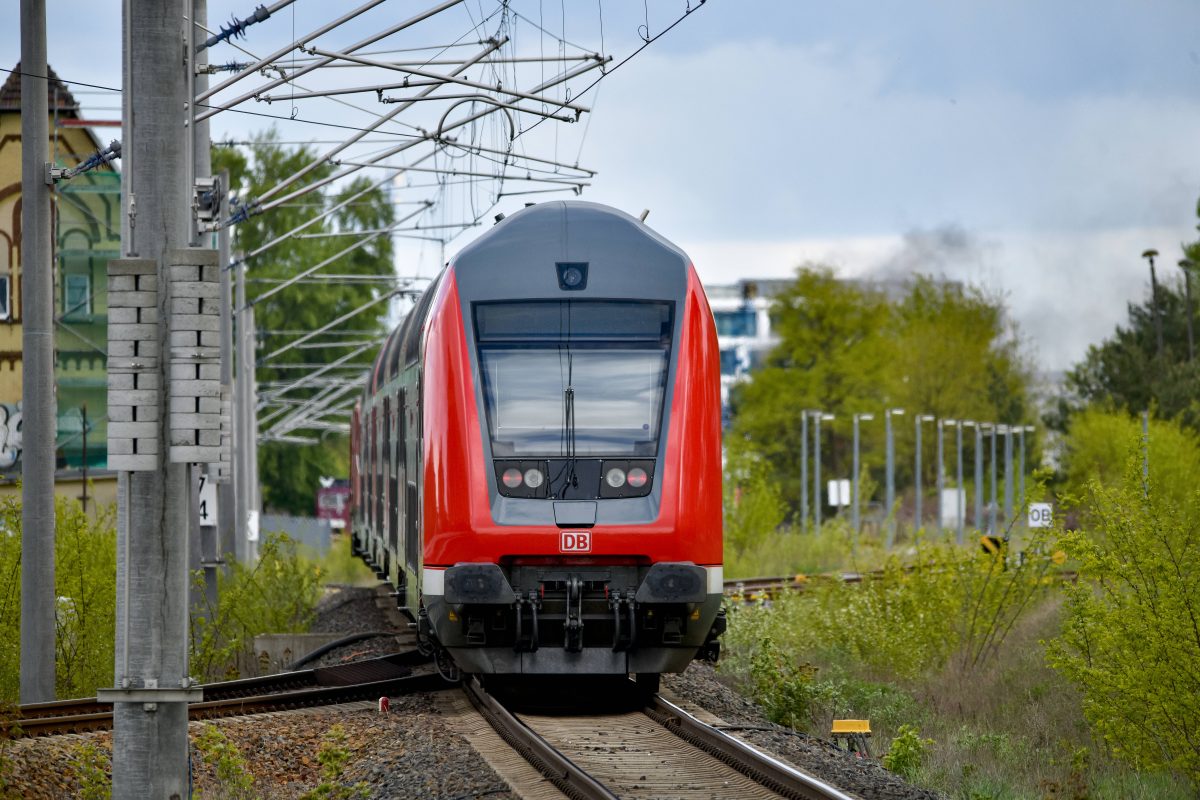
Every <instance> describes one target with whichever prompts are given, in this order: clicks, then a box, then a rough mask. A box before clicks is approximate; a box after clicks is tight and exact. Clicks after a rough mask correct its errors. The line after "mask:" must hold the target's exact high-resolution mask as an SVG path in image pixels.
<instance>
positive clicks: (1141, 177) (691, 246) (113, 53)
mask: <svg viewBox="0 0 1200 800" xmlns="http://www.w3.org/2000/svg"><path fill="white" fill-rule="evenodd" d="M691 2H692V4H693V5H695V4H696V0H691ZM50 5H51V29H52V31H53V34H52V37H51V41H50V47H49V50H50V62H51V66H52V67H54V69H55V70H56V71H57V73H58V74H59V75H60V76H61V77H63V78H66V79H77V80H85V81H89V82H95V83H99V84H102V85H109V86H119V85H120V36H119V21H120V20H119V13H113V14H107V15H102V14H98V13H97V8H96V6H94V5H92V4H89V5H86V6H85V5H83V4H82V3H77V2H74V0H71V1H70V2H67V1H66V0H63V1H62V2H53V3H51V4H50ZM106 5H113V6H116V5H117V4H106ZM211 5H212V8H213V11H212V13H211V15H210V18H211V19H216V20H221V19H227V18H228V17H229V16H230V15H231V14H232V13H235V12H236V13H238V14H239V15H240V16H245V15H246V14H247V13H249V10H250V8H251V7H252V4H251V3H247V4H245V5H242V4H234V3H230V2H220V3H218V2H213V3H212V4H211ZM424 5H425V3H416V4H413V3H407V2H405V3H400V2H399V0H390V2H388V3H385V4H384V5H383V6H382V7H381V8H380V9H379V10H378V11H377V12H372V13H375V14H378V16H376V17H375V18H374V22H372V21H371V20H364V21H362V23H361V25H360V27H359V28H358V29H357V30H353V31H347V32H346V34H345V37H344V40H345V41H352V40H354V38H355V35H360V34H361V31H362V30H367V29H369V26H370V25H371V24H380V21H381V20H395V19H398V18H400V17H401V16H402V15H407V14H410V13H413V12H414V11H415V10H416V9H418V8H422V7H424ZM466 5H467V6H468V7H470V8H473V9H475V11H474V12H473V17H474V19H476V20H477V19H478V18H479V17H480V16H481V15H482V14H483V13H485V11H486V10H488V9H490V8H491V7H492V4H491V3H488V2H479V0H474V2H472V3H468V4H466ZM514 5H518V6H523V8H524V10H525V11H526V13H528V14H530V15H533V14H535V13H543V14H547V15H549V14H551V12H552V11H553V10H552V9H545V8H539V4H538V3H532V2H525V3H523V4H518V3H515V4H514ZM542 5H543V6H544V5H545V4H542ZM553 5H555V6H558V5H559V4H553ZM349 6H350V4H348V3H347V4H337V8H338V9H340V8H342V7H349ZM566 6H570V8H569V9H568V12H567V23H568V24H567V26H566V28H567V30H566V32H567V34H568V38H573V39H574V38H578V39H586V40H587V41H586V42H583V41H581V44H584V45H585V46H589V47H593V46H595V44H594V43H593V41H592V40H594V39H595V38H596V37H595V34H596V33H597V32H598V30H599V27H598V18H599V16H600V12H601V11H603V15H604V21H605V29H604V34H605V46H606V49H607V50H608V51H609V52H612V53H613V54H614V55H617V56H618V57H619V56H621V55H623V54H627V53H628V52H629V51H630V50H632V49H633V48H634V47H635V46H637V45H638V44H640V40H639V39H638V31H637V26H638V25H640V24H646V25H647V26H648V29H649V30H650V31H651V33H657V32H658V31H660V30H661V29H662V28H663V27H664V26H665V25H666V24H667V23H669V21H671V20H673V19H674V18H675V17H677V16H678V15H679V14H680V13H681V12H682V11H683V9H684V7H685V2H684V0H669V2H668V1H665V0H651V2H650V3H649V5H648V7H647V8H648V10H646V11H643V8H644V7H643V5H642V4H641V3H632V2H620V3H614V2H613V1H612V0H608V2H603V1H602V2H601V3H597V2H591V3H583V2H572V3H567V4H565V5H564V6H562V7H566ZM635 6H636V9H635V8H634V7H635ZM295 9H296V12H295V15H294V17H295V18H294V19H293V18H292V16H291V12H288V15H287V16H285V17H284V19H282V20H281V19H273V20H270V21H268V23H264V25H263V26H261V30H260V31H259V32H257V33H256V30H255V29H253V28H252V29H251V30H250V31H249V32H248V35H247V38H246V39H245V40H244V44H245V46H246V47H248V48H251V49H253V50H256V51H257V52H259V53H261V52H264V51H267V50H269V49H270V48H271V47H273V46H275V45H277V44H278V42H279V41H281V39H280V37H281V36H282V37H283V38H284V39H286V38H288V37H289V35H290V33H291V30H290V26H291V25H293V24H294V25H295V26H297V30H298V32H299V30H302V29H304V28H305V26H306V25H309V27H315V23H319V22H320V21H322V20H324V19H328V18H329V17H330V16H332V15H333V13H334V6H333V5H332V4H327V3H317V2H315V1H314V0H298V2H297V3H296V4H295ZM114 11H115V9H114ZM463 11H464V13H459V12H458V11H456V12H454V13H455V14H457V15H458V16H457V17H454V18H449V17H448V18H447V20H446V22H445V25H446V27H445V30H446V31H447V32H448V31H451V30H452V29H453V25H454V24H455V23H456V21H457V22H458V23H459V24H460V27H461V20H460V19H459V18H460V17H461V18H462V19H466V17H467V16H468V14H466V13H465V10H463ZM635 12H636V13H635ZM449 13H450V12H448V15H449ZM555 13H557V12H555ZM75 14H78V15H79V17H78V19H85V18H86V19H87V20H88V22H87V24H86V25H83V24H78V25H77V24H70V23H69V22H68V21H67V20H68V18H75V17H74V15H75ZM543 21H545V20H543ZM439 24H440V23H439ZM555 25H561V20H560V21H558V22H556V23H555ZM272 26H274V27H272ZM547 27H551V26H550V25H547ZM431 30H432V31H435V33H431V35H437V34H436V31H437V30H438V29H436V28H431ZM519 30H522V29H519ZM523 30H525V31H526V32H527V31H528V30H529V28H528V27H526V28H524V29H523ZM1198 30H1200V4H1198V3H1196V2H1194V0H1178V2H1169V1H1168V0H1128V1H1127V2H1104V1H1103V0H1089V1H1088V2H1082V1H1079V2H1066V1H1064V2H1057V3H1046V2H1038V1H1037V0H1004V2H1000V1H999V0H997V1H996V2H992V1H991V0H972V2H969V3H962V2H952V1H951V0H945V2H929V1H926V2H922V1H921V0H908V1H907V2H886V1H879V0H877V1H876V2H838V3H796V2H788V1H786V0H780V1H779V2H767V1H766V0H762V1H761V2H748V1H747V0H743V1H742V2H735V0H708V2H707V3H705V5H704V6H703V7H702V8H700V9H699V10H698V11H696V12H695V13H693V14H691V15H690V16H689V17H688V18H687V19H686V20H684V22H683V23H682V24H680V25H679V26H678V27H676V28H675V29H674V30H672V31H671V32H670V33H668V34H667V35H666V36H664V37H663V38H662V39H660V40H658V41H657V42H655V43H654V44H653V45H651V46H650V47H649V48H647V49H646V50H645V51H643V52H642V53H641V54H639V55H638V56H636V57H635V58H634V59H633V60H632V61H630V62H629V63H628V64H625V65H624V66H622V67H621V68H620V69H619V70H617V71H615V72H614V73H612V74H611V75H610V76H609V77H608V78H606V79H605V80H604V81H603V82H602V83H601V84H600V86H599V87H598V93H597V94H592V95H589V96H588V97H587V98H586V102H587V103H589V104H591V105H593V106H594V113H593V114H592V119H591V121H590V122H588V123H587V124H586V126H584V125H582V124H581V125H576V126H572V127H573V129H572V130H571V131H570V135H569V136H568V135H567V134H564V135H563V140H562V142H561V146H560V147H558V148H556V151H558V152H559V153H560V154H565V153H567V152H568V150H570V149H572V148H579V146H580V144H581V145H582V149H581V150H578V149H575V150H573V152H572V153H571V158H570V159H568V160H572V159H573V158H574V154H575V153H579V155H580V163H582V164H585V165H586V166H588V167H590V168H593V169H596V170H598V171H599V175H598V176H597V177H596V178H595V179H594V181H593V185H592V186H591V187H590V189H589V190H588V191H587V192H586V193H585V195H584V197H585V199H590V200H595V201H599V202H605V203H610V204H612V205H615V206H617V207H619V208H622V209H624V210H627V211H629V212H630V213H634V214H636V213H639V212H640V211H641V210H642V209H644V208H649V209H650V212H651V213H650V217H649V220H648V222H649V224H651V225H652V226H653V227H655V228H656V229H657V230H659V231H660V232H662V233H663V234H664V235H666V236H667V237H669V238H671V239H673V240H675V241H676V242H678V243H679V244H680V245H681V246H683V247H684V248H685V249H686V250H688V251H689V253H690V254H691V255H692V257H693V259H694V260H695V262H696V266H697V268H698V270H699V271H700V274H701V277H702V278H704V279H705V280H706V281H711V282H730V281H734V280H736V279H738V278H740V277H783V276H787V275H789V274H791V273H792V272H793V271H794V269H795V268H796V266H797V265H799V264H801V263H804V262H807V261H818V262H824V263H828V264H831V265H833V266H835V267H836V268H837V269H838V271H839V272H840V273H841V274H844V275H847V276H863V275H870V274H881V275H888V276H895V275H902V274H905V273H908V272H911V271H914V270H918V271H922V272H929V273H933V274H936V275H946V276H948V277H951V278H956V279H964V280H968V281H972V282H975V283H978V284H980V285H982V286H984V287H986V288H987V289H989V290H990V291H993V292H997V293H1002V294H1003V295H1005V296H1006V297H1007V300H1008V303H1009V306H1010V309H1011V312H1012V316H1013V318H1014V319H1015V320H1016V321H1017V322H1018V323H1019V325H1020V327H1021V330H1022V331H1023V332H1024V334H1025V335H1026V337H1027V338H1028V339H1029V341H1030V346H1031V351H1032V352H1033V353H1034V355H1035V357H1036V358H1037V360H1038V363H1039V365H1040V366H1041V367H1042V368H1044V369H1062V368H1065V367H1068V366H1070V365H1071V364H1072V363H1073V362H1074V361H1076V360H1078V359H1079V358H1080V357H1081V356H1082V355H1083V353H1084V351H1085V349H1086V347H1087V345H1088V344H1089V343H1091V342H1096V341H1099V340H1100V339H1102V338H1103V337H1104V336H1105V335H1107V334H1108V333H1110V332H1111V331H1112V329H1113V326H1114V325H1116V324H1117V323H1118V322H1120V321H1121V320H1122V319H1123V318H1124V308H1125V303H1126V302H1127V301H1129V300H1130V299H1138V298H1140V297H1142V296H1143V295H1144V293H1145V292H1147V291H1148V271H1147V269H1146V266H1145V263H1144V262H1143V261H1142V260H1141V259H1140V257H1139V255H1140V253H1141V252H1142V250H1144V249H1146V248H1148V247H1156V248H1157V249H1159V250H1160V251H1162V252H1163V259H1162V266H1161V267H1160V269H1161V271H1163V272H1167V273H1169V274H1172V276H1173V275H1174V273H1177V272H1178V269H1177V267H1175V262H1176V261H1177V260H1178V259H1179V258H1180V253H1179V244H1180V243H1181V242H1183V241H1190V240H1194V239H1196V238H1197V236H1198V234H1197V231H1196V222H1197V218H1196V204H1197V199H1198V198H1200V102H1198V101H1200V45H1198V44H1197V38H1196V32H1197V31H1198ZM19 52H20V47H19V38H18V30H17V26H16V25H15V24H13V25H10V26H6V28H5V30H3V31H2V32H0V54H7V56H5V57H4V58H3V59H2V60H3V62H4V64H3V66H12V64H14V63H15V62H16V61H17V59H18V57H19ZM227 57H232V56H229V55H228V54H222V55H219V56H216V57H215V58H217V59H219V58H227ZM81 99H83V100H85V102H86V103H90V104H92V105H93V106H94V107H96V108H97V111H96V112H94V113H95V116H98V117H100V116H108V117H111V116H114V115H116V114H119V112H116V111H104V110H103V106H109V107H112V106H115V105H117V103H116V101H115V99H114V98H113V97H110V96H105V95H96V96H91V95H87V96H83V97H81ZM262 110H271V111H273V112H275V113H279V112H281V111H286V109H281V108H279V107H278V106H271V107H269V109H262ZM226 116H228V115H222V116H220V117H217V118H215V119H214V120H213V136H214V138H220V137H222V136H243V135H245V134H246V133H247V132H249V131H253V130H258V129H261V128H262V127H265V126H266V125H269V124H270V121H269V120H263V119H259V118H243V119H230V120H227V119H226ZM285 116H286V114H285ZM280 125H281V128H280V129H281V131H282V132H283V135H284V136H285V137H286V138H292V137H296V138H303V137H310V138H312V137H318V136H328V135H329V133H328V131H321V132H319V133H317V132H314V129H313V128H312V127H311V126H307V127H306V126H304V125H300V124H298V123H280ZM585 131H586V136H584V132H585ZM100 135H101V136H102V137H103V136H107V135H109V134H108V132H106V131H100ZM572 137H573V138H572ZM520 200H521V199H511V200H507V201H504V204H503V205H502V208H503V209H504V210H512V209H514V208H517V207H519V206H520ZM472 235H475V234H474V233H469V234H467V235H466V236H465V237H463V238H461V239H460V240H458V241H456V242H454V243H453V244H452V245H451V247H450V248H449V251H448V252H449V253H453V251H454V250H455V249H457V248H458V247H460V246H462V245H463V244H465V243H466V242H467V241H469V238H470V237H471V236H472ZM403 253H404V258H405V261H404V263H402V264H401V266H400V269H401V271H402V272H405V271H414V270H420V271H422V272H423V273H424V274H429V273H430V272H431V271H432V270H433V269H434V268H435V266H436V262H437V259H438V258H440V256H441V253H440V252H439V251H438V250H436V249H435V248H430V247H425V248H423V249H422V248H419V247H418V248H416V249H413V248H405V249H404V250H403Z"/></svg>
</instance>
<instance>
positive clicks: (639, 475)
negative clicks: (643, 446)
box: [627, 467, 649, 489]
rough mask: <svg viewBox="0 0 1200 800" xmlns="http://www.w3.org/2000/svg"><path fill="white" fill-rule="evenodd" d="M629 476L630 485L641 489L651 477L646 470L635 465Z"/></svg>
mask: <svg viewBox="0 0 1200 800" xmlns="http://www.w3.org/2000/svg"><path fill="white" fill-rule="evenodd" d="M627 478H628V480H629V485H630V486H632V487H633V488H634V489H640V488H642V487H643V486H645V485H646V480H647V479H648V478H649V476H648V475H647V474H646V470H644V469H642V468H641V467H634V468H633V469H631V470H629V475H628V476H627Z"/></svg>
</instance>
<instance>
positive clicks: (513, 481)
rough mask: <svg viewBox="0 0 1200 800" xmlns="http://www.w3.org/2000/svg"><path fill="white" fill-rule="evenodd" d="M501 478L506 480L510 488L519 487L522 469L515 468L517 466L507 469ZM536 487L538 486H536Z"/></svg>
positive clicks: (505, 482)
mask: <svg viewBox="0 0 1200 800" xmlns="http://www.w3.org/2000/svg"><path fill="white" fill-rule="evenodd" d="M529 471H530V472H536V471H537V470H532V469H531V470H529ZM500 479H501V480H502V481H504V485H505V486H507V487H508V488H510V489H516V488H517V487H519V486H520V485H521V480H522V476H521V470H519V469H515V468H509V469H506V470H504V475H503V476H501V478H500ZM538 484H539V485H540V484H541V481H540V480H539V481H538ZM534 488H536V487H534Z"/></svg>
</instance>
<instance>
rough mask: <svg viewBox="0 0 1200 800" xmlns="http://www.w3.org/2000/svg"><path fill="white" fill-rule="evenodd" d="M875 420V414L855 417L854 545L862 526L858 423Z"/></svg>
mask: <svg viewBox="0 0 1200 800" xmlns="http://www.w3.org/2000/svg"><path fill="white" fill-rule="evenodd" d="M873 419H875V416H874V415H873V414H855V415H854V473H853V475H852V477H853V479H854V492H853V493H854V498H853V502H854V543H855V544H856V545H857V544H858V533H859V530H860V528H861V525H862V515H861V505H860V499H859V496H858V473H859V466H858V423H859V422H863V421H870V420H873Z"/></svg>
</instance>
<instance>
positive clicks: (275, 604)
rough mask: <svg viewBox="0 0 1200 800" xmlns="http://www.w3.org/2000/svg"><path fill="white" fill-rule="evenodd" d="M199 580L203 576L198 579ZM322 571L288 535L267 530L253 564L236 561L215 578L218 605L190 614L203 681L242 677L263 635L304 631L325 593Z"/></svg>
mask: <svg viewBox="0 0 1200 800" xmlns="http://www.w3.org/2000/svg"><path fill="white" fill-rule="evenodd" d="M197 579H198V580H201V579H202V578H201V577H200V576H198V577H197ZM321 579H322V575H321V570H320V568H318V567H317V566H316V565H315V564H313V563H312V562H310V561H308V560H307V559H305V558H303V557H302V556H301V555H300V554H299V552H298V548H297V544H296V542H295V541H293V540H292V539H290V538H289V537H288V536H287V535H286V534H283V533H273V534H268V535H267V536H266V537H265V538H264V540H263V542H262V544H261V547H260V549H259V558H258V562H257V563H255V564H254V565H253V566H247V565H245V564H240V563H234V564H233V565H232V566H231V567H230V569H229V572H228V573H227V574H222V575H219V576H218V579H217V605H216V607H215V608H213V607H211V606H208V607H206V608H205V614H203V615H198V614H193V615H192V661H191V664H192V672H193V674H195V675H196V676H198V677H201V678H202V679H203V680H228V679H233V678H237V677H239V676H240V674H241V673H240V667H239V664H240V663H245V660H246V659H248V658H250V657H252V656H253V652H254V637H255V636H257V635H259V634H261V633H302V632H304V631H306V630H308V628H309V626H310V625H311V624H312V620H313V616H314V614H315V611H316V606H317V601H318V600H319V599H320V596H321Z"/></svg>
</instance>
